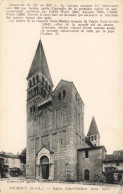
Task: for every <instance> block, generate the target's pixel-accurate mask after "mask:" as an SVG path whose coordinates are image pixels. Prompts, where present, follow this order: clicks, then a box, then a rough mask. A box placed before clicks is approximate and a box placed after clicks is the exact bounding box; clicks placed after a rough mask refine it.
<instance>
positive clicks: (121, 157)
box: [103, 151, 123, 163]
mask: <svg viewBox="0 0 123 194" xmlns="http://www.w3.org/2000/svg"><path fill="white" fill-rule="evenodd" d="M103 162H104V163H108V162H123V152H120V151H115V152H113V154H110V155H108V154H106V155H105V159H104V160H103Z"/></svg>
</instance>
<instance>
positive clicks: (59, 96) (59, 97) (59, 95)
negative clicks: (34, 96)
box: [58, 92, 61, 100]
mask: <svg viewBox="0 0 123 194" xmlns="http://www.w3.org/2000/svg"><path fill="white" fill-rule="evenodd" d="M58 99H59V100H61V92H59V94H58Z"/></svg>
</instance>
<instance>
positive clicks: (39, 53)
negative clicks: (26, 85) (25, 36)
mask: <svg viewBox="0 0 123 194" xmlns="http://www.w3.org/2000/svg"><path fill="white" fill-rule="evenodd" d="M38 70H41V72H42V73H43V75H44V76H46V78H47V79H48V80H49V82H50V83H51V85H53V82H52V78H51V75H50V71H49V68H48V64H47V59H46V57H45V53H44V49H43V45H42V42H41V40H39V43H38V47H37V50H36V52H35V56H34V58H33V61H32V65H31V68H30V70H29V74H28V76H27V79H28V78H29V77H30V76H32V75H33V73H34V72H36V71H38Z"/></svg>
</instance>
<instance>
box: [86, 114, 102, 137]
mask: <svg viewBox="0 0 123 194" xmlns="http://www.w3.org/2000/svg"><path fill="white" fill-rule="evenodd" d="M95 134H99V131H98V128H97V124H96V121H95V118H94V116H93V118H92V121H91V124H90V127H89V130H88V134H87V136H90V135H95Z"/></svg>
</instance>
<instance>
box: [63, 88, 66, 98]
mask: <svg viewBox="0 0 123 194" xmlns="http://www.w3.org/2000/svg"><path fill="white" fill-rule="evenodd" d="M65 96H66V91H65V90H63V98H65Z"/></svg>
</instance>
